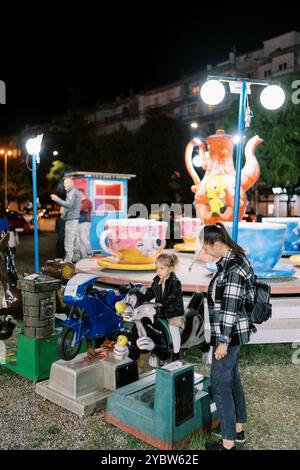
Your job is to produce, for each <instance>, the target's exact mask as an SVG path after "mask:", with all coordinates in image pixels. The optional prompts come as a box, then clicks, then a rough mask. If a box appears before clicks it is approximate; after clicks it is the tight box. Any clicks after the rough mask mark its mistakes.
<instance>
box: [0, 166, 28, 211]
mask: <svg viewBox="0 0 300 470" xmlns="http://www.w3.org/2000/svg"><path fill="white" fill-rule="evenodd" d="M3 186H4V183H3ZM7 197H8V201H17V202H18V205H19V206H20V203H21V202H23V201H26V200H27V199H31V198H32V183H31V172H30V171H28V169H27V167H26V165H25V161H24V159H22V158H12V159H10V160H9V162H8V173H7Z"/></svg>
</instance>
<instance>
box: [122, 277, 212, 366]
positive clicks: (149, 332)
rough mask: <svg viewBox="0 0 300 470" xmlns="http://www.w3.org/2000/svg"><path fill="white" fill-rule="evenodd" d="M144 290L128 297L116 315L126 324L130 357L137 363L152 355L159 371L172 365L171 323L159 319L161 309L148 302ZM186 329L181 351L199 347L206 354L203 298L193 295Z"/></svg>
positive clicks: (136, 288) (201, 295) (183, 331)
mask: <svg viewBox="0 0 300 470" xmlns="http://www.w3.org/2000/svg"><path fill="white" fill-rule="evenodd" d="M145 292H146V288H145V286H142V287H135V286H133V285H132V289H131V290H130V291H129V292H128V293H127V295H126V296H125V298H124V300H123V301H122V302H117V304H116V305H115V308H116V311H117V312H118V313H119V315H121V316H122V318H123V320H124V321H125V322H126V323H125V330H126V332H125V331H124V332H123V334H126V336H127V337H128V339H129V342H130V346H129V357H130V358H131V359H134V360H137V359H138V358H139V357H140V355H141V354H143V353H148V352H151V356H150V359H149V364H150V365H151V366H152V367H159V366H160V365H161V364H162V363H166V362H170V361H172V357H173V348H172V337H171V334H170V330H169V325H168V321H167V320H164V319H162V318H159V306H157V305H156V304H155V303H153V302H150V303H149V302H145V298H144V294H145ZM184 318H185V328H184V329H182V330H181V349H189V348H191V347H193V346H199V347H200V349H201V350H202V351H203V352H204V351H207V350H208V348H209V346H208V344H207V343H206V342H205V337H204V296H203V294H202V293H201V292H196V293H194V294H193V296H192V298H191V300H190V301H189V304H188V305H187V307H186V308H185V310H184Z"/></svg>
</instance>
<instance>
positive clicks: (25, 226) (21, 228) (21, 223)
mask: <svg viewBox="0 0 300 470" xmlns="http://www.w3.org/2000/svg"><path fill="white" fill-rule="evenodd" d="M6 215H7V218H8V220H9V228H10V229H11V230H16V231H17V232H21V233H31V232H32V230H33V227H32V225H31V224H29V223H28V222H26V220H25V219H24V217H23V216H22V214H20V213H19V212H16V211H7V212H6Z"/></svg>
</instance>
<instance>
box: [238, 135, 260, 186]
mask: <svg viewBox="0 0 300 470" xmlns="http://www.w3.org/2000/svg"><path fill="white" fill-rule="evenodd" d="M262 142H263V139H261V138H260V137H259V136H258V135H255V136H254V137H252V138H251V139H250V140H249V141H248V142H247V145H246V147H245V157H246V163H245V166H244V168H243V170H242V188H243V189H244V191H248V189H250V188H251V187H252V186H253V185H254V184H255V183H256V181H257V180H258V178H259V176H260V167H259V163H258V161H257V158H256V156H255V149H256V147H257V146H258V145H259V144H261V143H262Z"/></svg>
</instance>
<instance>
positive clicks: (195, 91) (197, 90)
mask: <svg viewBox="0 0 300 470" xmlns="http://www.w3.org/2000/svg"><path fill="white" fill-rule="evenodd" d="M192 94H193V95H200V86H199V85H198V86H193V88H192Z"/></svg>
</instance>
